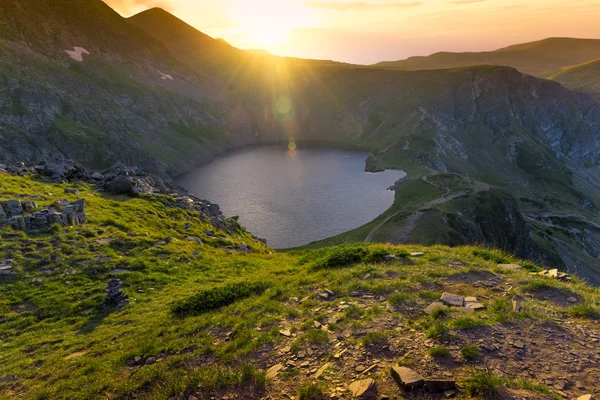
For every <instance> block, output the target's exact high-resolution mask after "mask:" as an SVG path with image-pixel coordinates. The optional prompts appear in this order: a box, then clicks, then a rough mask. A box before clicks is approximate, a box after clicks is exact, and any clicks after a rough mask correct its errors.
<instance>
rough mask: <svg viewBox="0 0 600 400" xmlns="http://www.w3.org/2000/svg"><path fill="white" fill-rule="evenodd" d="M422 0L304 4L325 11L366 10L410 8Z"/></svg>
mask: <svg viewBox="0 0 600 400" xmlns="http://www.w3.org/2000/svg"><path fill="white" fill-rule="evenodd" d="M422 4H423V2H422V1H414V2H411V3H367V2H362V1H353V2H349V3H348V2H346V3H334V2H306V3H304V5H305V6H306V7H310V8H318V9H320V10H327V11H368V10H382V9H402V8H412V7H418V6H420V5H422Z"/></svg>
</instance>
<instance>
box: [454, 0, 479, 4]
mask: <svg viewBox="0 0 600 400" xmlns="http://www.w3.org/2000/svg"><path fill="white" fill-rule="evenodd" d="M486 1H487V0H458V1H451V2H450V4H455V5H463V4H475V3H485V2H486Z"/></svg>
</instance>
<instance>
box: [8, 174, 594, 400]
mask: <svg viewBox="0 0 600 400" xmlns="http://www.w3.org/2000/svg"><path fill="white" fill-rule="evenodd" d="M9 169H10V170H11V171H13V172H14V174H7V173H3V172H0V174H1V175H0V205H1V207H0V208H1V209H3V210H6V211H7V212H8V213H9V214H12V213H18V214H21V213H24V215H25V216H26V217H28V216H29V215H31V213H34V212H36V207H37V210H40V209H52V208H55V207H59V206H60V204H64V203H63V202H62V200H63V199H68V200H70V201H79V202H83V203H84V204H85V213H86V217H87V221H80V224H78V225H73V223H66V224H59V223H56V224H53V225H51V226H50V227H46V228H42V229H39V230H31V229H26V230H22V229H20V228H13V227H10V226H7V225H5V224H4V223H2V222H1V221H0V225H1V226H0V236H1V238H2V240H0V340H1V341H2V350H0V362H1V363H2V369H1V370H0V397H2V398H6V399H13V398H38V399H40V398H48V399H85V400H89V399H105V398H122V399H134V398H138V399H140V398H142V399H169V400H174V399H181V400H193V399H202V400H204V399H206V400H208V399H215V398H218V399H257V400H258V399H267V398H269V399H274V400H275V399H300V400H315V399H317V400H322V399H326V398H328V399H356V398H361V399H381V398H398V399H399V398H412V399H423V400H425V399H431V398H439V397H446V398H452V397H455V398H464V399H497V398H502V399H536V400H540V399H561V398H577V397H578V396H583V395H587V394H589V395H590V397H587V399H590V398H592V394H593V393H594V390H596V389H597V388H598V387H599V386H600V381H598V377H599V376H600V371H599V370H598V365H599V364H600V358H599V357H600V353H599V352H598V349H599V345H598V340H599V339H600V330H599V325H598V321H599V318H600V304H599V303H598V300H599V298H600V297H599V291H598V289H597V288H592V287H590V286H588V285H586V284H585V283H584V282H583V281H581V280H579V279H577V278H575V277H569V276H567V275H566V274H563V273H560V272H558V271H557V270H553V271H545V270H544V268H543V267H542V266H541V265H536V264H533V263H530V262H522V261H519V260H517V259H515V258H513V257H512V256H509V255H506V254H504V253H502V252H500V251H490V250H485V249H482V248H477V247H457V248H448V247H443V246H434V247H425V246H418V245H408V246H391V245H350V246H342V247H336V248H323V249H317V250H304V251H298V252H292V253H287V254H284V253H275V252H273V251H272V250H271V249H269V248H268V247H267V246H265V245H264V243H262V242H260V241H259V240H256V239H255V238H253V237H252V236H251V235H250V234H248V233H247V232H245V231H244V230H243V228H241V227H239V225H237V223H236V222H235V221H234V220H232V219H228V218H226V217H224V216H222V214H220V213H219V212H218V208H216V206H215V205H214V204H210V203H207V202H206V201H201V200H199V199H195V198H193V197H190V196H188V195H186V194H185V193H180V192H177V190H176V189H175V188H171V187H169V186H168V185H166V186H165V185H162V184H160V182H158V183H157V181H153V180H152V179H151V178H150V177H149V176H147V175H145V174H143V173H141V172H140V171H136V170H128V169H126V168H123V167H116V168H113V169H110V170H106V171H102V173H99V172H96V173H91V172H90V173H87V172H85V171H83V169H81V168H79V167H73V168H72V167H68V168H66V169H63V172H62V173H61V174H58V172H57V170H55V169H52V168H46V167H44V166H42V165H40V166H36V167H35V168H32V169H29V168H24V167H22V166H21V167H19V168H16V167H15V168H12V167H11V168H9ZM32 171H33V172H34V174H33V175H32V174H31V172H32ZM38 171H41V172H43V174H44V175H39V174H38ZM15 174H16V175H15ZM98 174H100V175H98ZM19 175H22V176H19ZM47 175H50V176H47ZM56 179H60V180H62V181H63V183H56V182H54V181H55V180H56ZM120 180H126V181H127V182H128V185H129V186H128V187H130V188H131V187H134V186H135V187H146V186H145V185H150V187H151V189H152V190H147V191H144V193H145V195H141V196H140V195H137V196H132V195H129V194H112V193H111V192H107V191H106V189H109V190H110V189H111V188H113V189H114V187H115V186H116V185H113V184H111V182H114V181H120ZM142 182H144V184H142ZM153 182H154V183H153ZM152 183H153V184H154V185H157V186H152ZM132 185H133V186H132ZM122 187H125V186H122ZM100 188H104V189H105V190H100ZM118 193H120V191H119V192H118ZM15 203H16V204H23V205H28V206H26V207H24V209H23V210H17V211H15V210H16V207H13V205H14V204H15ZM34 203H35V204H34ZM9 205H10V207H9ZM63 211H64V212H65V213H68V210H67V209H66V208H64V209H63ZM9 217H10V215H9ZM215 217H218V218H216V219H215ZM215 221H216V222H215ZM516 264H519V265H516ZM557 349H558V350H560V351H557Z"/></svg>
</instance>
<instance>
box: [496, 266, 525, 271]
mask: <svg viewBox="0 0 600 400" xmlns="http://www.w3.org/2000/svg"><path fill="white" fill-rule="evenodd" d="M498 268H501V269H505V270H508V271H518V270H520V269H523V267H521V266H520V265H519V264H498Z"/></svg>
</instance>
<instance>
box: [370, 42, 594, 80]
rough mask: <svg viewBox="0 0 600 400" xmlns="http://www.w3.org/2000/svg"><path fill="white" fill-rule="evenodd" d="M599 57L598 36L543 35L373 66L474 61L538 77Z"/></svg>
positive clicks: (423, 66) (418, 66)
mask: <svg viewBox="0 0 600 400" xmlns="http://www.w3.org/2000/svg"><path fill="white" fill-rule="evenodd" d="M599 57H600V39H576V38H546V39H543V40H539V41H534V42H528V43H522V44H516V45H511V46H507V47H503V48H500V49H497V50H492V51H482V52H457V53H453V52H437V53H434V54H431V55H429V56H419V57H409V58H407V59H405V60H399V61H384V62H380V63H377V64H375V65H374V66H377V67H393V68H405V69H440V68H449V67H460V66H469V65H478V64H493V65H505V66H512V67H515V68H517V69H518V70H520V71H521V72H524V73H527V74H530V75H535V76H539V77H547V76H548V75H550V74H552V73H554V72H556V71H558V70H560V69H561V68H564V67H568V66H571V65H576V64H580V63H582V62H585V61H589V60H592V59H594V58H599Z"/></svg>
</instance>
